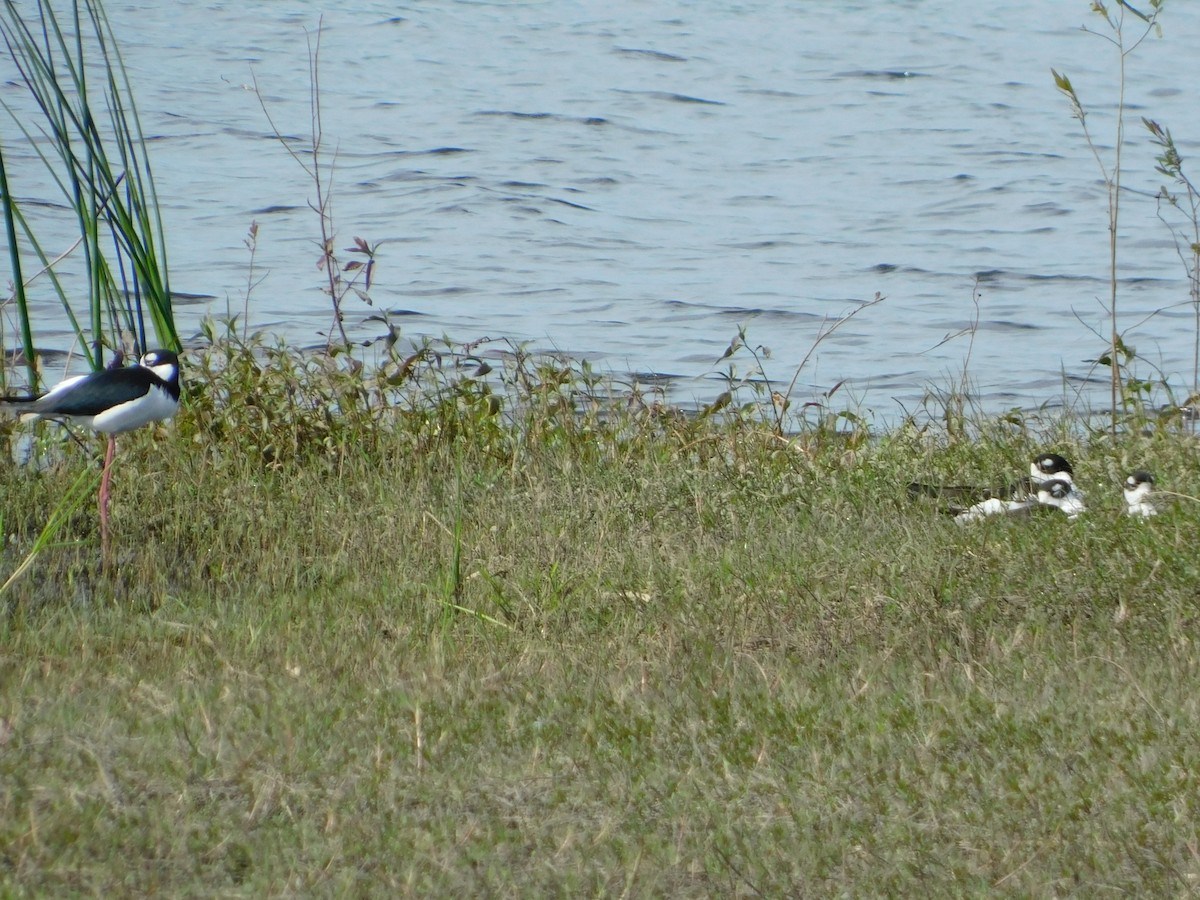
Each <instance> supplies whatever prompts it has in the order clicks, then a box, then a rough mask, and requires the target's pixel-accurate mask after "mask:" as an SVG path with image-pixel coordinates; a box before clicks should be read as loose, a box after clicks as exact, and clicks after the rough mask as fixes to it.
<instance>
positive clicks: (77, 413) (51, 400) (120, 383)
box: [0, 350, 179, 560]
mask: <svg viewBox="0 0 1200 900" xmlns="http://www.w3.org/2000/svg"><path fill="white" fill-rule="evenodd" d="M178 409H179V357H178V356H177V355H176V354H175V353H173V352H171V351H170V350H151V351H150V352H148V353H146V354H145V355H144V356H143V357H142V358H141V360H140V361H139V362H138V364H137V365H136V366H124V367H121V368H116V369H102V370H101V371H99V372H93V373H91V374H90V375H78V376H76V377H74V378H68V379H66V380H65V381H60V382H59V383H58V384H56V385H55V386H54V387H53V388H51V389H50V390H49V391H47V392H46V393H45V394H41V395H40V396H37V397H4V396H0V410H8V411H10V412H15V413H20V414H26V413H28V414H32V415H35V416H41V417H42V418H44V419H66V420H69V421H75V422H79V423H80V424H81V425H84V426H86V427H88V428H91V429H92V430H93V431H98V432H100V433H101V434H106V435H108V447H107V449H106V450H105V452H104V472H103V474H102V475H101V477H100V545H101V548H102V551H103V554H104V558H105V559H106V560H107V559H108V494H109V480H110V479H111V477H112V465H113V457H114V456H115V455H116V451H117V441H116V438H115V435H117V434H120V433H121V432H124V431H130V430H132V429H134V428H140V427H141V426H143V425H147V424H149V423H150V422H159V421H162V420H163V419H169V418H171V416H173V415H175V412H176V410H178Z"/></svg>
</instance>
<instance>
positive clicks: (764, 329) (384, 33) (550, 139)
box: [0, 0, 1200, 416]
mask: <svg viewBox="0 0 1200 900" xmlns="http://www.w3.org/2000/svg"><path fill="white" fill-rule="evenodd" d="M1113 5H1114V6H1115V3H1114V4H1113ZM1089 6H1090V3H1089V2H1088V0H1078V2H1067V0H1060V2H1055V3H1046V2H1045V0H1018V2H1010V3H1003V4H966V3H961V2H957V0H924V2H923V0H911V2H895V0H870V2H865V0H864V2H859V3H853V2H846V3H833V4H829V3H813V2H794V3H790V4H785V3H762V4H754V3H750V4H743V3H728V2H712V3H644V2H631V0H617V2H613V3H607V4H603V5H601V4H594V3H586V2H527V3H511V2H498V3H485V2H446V0H438V2H429V3H421V4H416V5H412V6H394V5H388V4H382V3H360V4H355V5H353V8H346V6H342V7H338V8H329V9H324V10H323V9H322V7H321V6H320V5H318V4H315V3H311V4H287V5H285V4H279V3H266V2H244V3H239V4H224V3H212V2H210V3H199V4H175V3H171V4H160V3H151V2H142V3H118V2H115V0H113V2H110V4H109V6H108V9H109V13H110V16H111V18H112V19H113V22H114V26H115V29H116V31H117V33H118V35H119V36H120V37H121V38H122V40H123V51H124V54H125V58H126V62H127V64H128V67H129V73H130V77H131V79H132V81H133V82H134V85H135V88H136V92H137V96H138V99H139V104H140V111H141V115H142V122H143V126H144V128H145V130H146V131H147V133H148V134H149V135H150V136H152V137H153V139H154V140H153V143H152V147H151V151H152V154H153V156H152V159H153V162H154V165H155V173H156V178H157V186H158V192H159V197H160V201H161V202H162V204H163V205H164V207H165V210H166V218H167V228H168V242H169V249H170V255H171V263H172V268H171V278H172V287H173V288H174V289H175V290H176V291H180V292H187V293H192V294H200V295H208V296H210V297H213V298H215V299H213V300H209V301H205V302H192V303H184V304H181V305H180V306H179V307H178V310H177V313H178V316H179V319H180V324H181V333H183V334H184V335H188V334H192V333H195V331H196V329H197V325H198V322H199V320H200V318H201V316H202V315H204V314H206V313H211V314H215V315H224V314H225V312H226V310H227V309H228V310H232V311H236V312H240V311H241V309H242V307H243V302H244V297H245V294H246V290H247V284H248V281H249V280H250V279H251V278H253V279H254V280H255V281H257V283H256V284H255V286H254V288H253V291H252V293H251V298H250V319H251V323H252V325H254V326H255V327H259V328H265V329H268V330H272V331H278V332H281V333H282V334H283V335H285V336H286V337H287V338H288V339H289V340H291V341H293V342H295V343H296V344H300V345H308V344H313V343H316V342H318V341H319V340H320V338H319V334H318V333H319V332H324V331H325V330H326V329H327V328H328V327H329V304H328V300H327V299H326V297H325V296H324V294H323V293H322V283H323V281H322V275H321V273H320V272H319V271H318V270H317V267H316V261H317V258H318V253H317V249H316V244H315V242H316V239H317V236H318V234H319V231H318V221H317V217H316V215H315V213H313V212H312V210H311V209H310V208H309V206H308V204H309V203H310V202H313V201H315V193H314V190H313V187H312V184H311V182H310V181H309V180H308V178H307V177H306V176H305V174H304V173H303V171H301V169H300V167H299V166H298V165H297V164H296V163H295V162H294V161H293V160H292V159H291V158H289V156H288V155H287V153H286V152H285V151H284V149H283V148H282V147H281V146H280V144H279V142H278V141H277V140H276V139H275V138H274V137H273V136H272V133H271V126H270V125H269V124H268V122H267V119H266V116H265V114H264V112H263V109H262V108H261V106H260V99H259V95H261V100H262V103H264V104H265V106H266V108H267V110H268V111H269V113H270V115H271V117H272V118H273V120H274V122H275V124H276V125H277V126H278V128H279V129H280V130H281V131H282V132H284V133H285V134H287V135H290V136H296V137H298V138H304V137H305V136H307V135H308V134H309V133H310V127H311V122H310V115H309V96H310V93H309V76H308V67H309V49H308V48H309V43H308V42H309V41H312V40H314V39H315V33H316V27H317V24H318V21H319V17H320V16H321V14H322V12H323V14H324V24H323V31H322V34H321V38H320V94H321V102H322V108H323V123H322V124H323V142H324V150H325V154H326V155H325V158H326V160H329V161H333V162H334V171H333V182H332V195H333V201H334V202H333V213H334V216H335V219H336V226H337V231H338V240H337V246H338V247H346V246H349V245H350V243H351V239H352V237H354V236H362V237H364V238H366V239H367V240H369V241H371V242H382V246H381V248H380V251H379V263H378V267H377V270H376V273H375V276H376V280H375V284H374V287H373V289H372V291H371V295H372V297H373V299H374V302H375V304H376V307H378V308H381V309H386V310H392V311H396V312H400V311H403V312H407V313H415V314H416V315H406V316H404V317H403V318H401V319H399V320H398V321H399V324H401V325H402V327H403V329H404V333H405V335H406V336H409V337H417V336H419V335H434V336H441V335H443V334H446V335H449V336H450V337H452V338H454V339H457V340H464V341H465V340H472V339H474V338H478V337H482V336H490V337H493V338H501V337H507V338H512V339H515V340H518V341H528V342H529V343H530V345H531V346H532V347H534V348H538V349H549V348H555V349H558V350H561V351H563V352H566V353H569V354H574V355H577V356H581V357H586V358H587V359H589V360H591V362H592V364H593V365H594V366H595V367H596V368H598V369H599V370H600V371H602V372H612V373H613V374H616V375H622V374H624V373H627V372H638V373H663V374H669V375H673V376H678V378H677V379H676V380H674V381H672V382H671V392H672V397H673V399H675V400H677V401H680V402H684V403H687V402H692V401H694V400H697V399H699V400H704V399H706V398H707V399H711V397H713V396H714V395H715V394H717V393H718V392H719V391H720V390H721V389H722V384H721V382H720V381H719V379H717V378H716V377H715V376H716V373H718V372H720V371H722V370H723V368H724V367H725V366H726V365H728V362H726V363H718V360H719V358H720V357H721V355H722V353H723V352H724V350H725V348H726V347H727V346H728V344H729V342H730V340H731V338H733V337H734V336H735V334H736V333H737V329H738V327H739V326H744V327H745V328H746V329H747V333H748V338H749V340H750V342H751V343H752V344H761V345H764V346H765V347H767V348H769V349H770V351H771V356H770V359H769V360H767V361H766V367H767V372H768V374H769V375H770V376H771V377H772V378H774V379H776V380H779V381H781V382H783V383H784V384H786V383H787V382H788V381H790V379H791V377H792V375H793V374H794V372H795V370H796V367H797V366H798V365H799V364H800V361H801V360H802V359H803V358H804V357H805V355H806V354H807V353H808V352H809V350H810V347H811V346H812V343H813V341H814V339H815V337H816V335H817V334H818V330H819V329H820V327H821V326H822V323H823V322H827V321H828V320H829V319H832V318H837V317H839V316H842V315H845V314H846V313H847V312H848V311H850V310H852V309H854V308H855V307H856V306H858V305H859V304H861V303H863V302H864V301H867V300H869V299H871V298H872V297H873V296H875V294H876V292H879V293H881V294H883V295H885V296H886V298H887V299H886V300H885V301H884V302H883V303H881V304H880V305H878V306H875V307H873V308H871V309H869V310H866V311H864V312H863V313H862V314H861V315H860V316H858V317H857V318H855V319H854V320H852V321H850V322H849V323H847V324H846V325H845V326H844V327H843V328H842V329H841V330H839V331H838V332H836V333H835V334H834V335H833V336H832V337H830V338H829V339H828V340H827V341H826V342H824V343H823V344H821V346H820V347H819V348H818V350H817V352H816V353H815V354H814V355H813V358H812V359H811V360H810V362H809V364H808V366H807V367H806V369H805V370H804V372H803V373H802V375H801V378H800V381H799V384H798V388H797V392H796V394H797V397H798V399H800V400H804V399H808V397H809V396H811V395H812V394H814V393H816V392H819V391H821V390H824V389H827V388H828V387H830V386H831V385H833V384H835V383H837V382H838V381H841V380H842V379H849V390H848V391H846V393H845V394H843V395H842V396H846V397H853V398H856V399H857V400H858V402H860V403H861V404H862V405H863V406H865V407H866V408H868V409H871V410H875V411H876V412H879V413H881V414H883V415H887V416H890V415H892V414H894V413H895V412H896V410H897V409H898V408H912V406H913V405H914V404H916V403H917V402H918V400H919V398H920V397H921V395H922V393H923V391H924V389H925V388H926V387H929V386H934V387H939V386H941V387H944V386H946V385H947V384H949V383H950V381H951V380H952V379H956V378H957V377H958V376H959V375H960V374H961V370H962V367H963V365H964V362H965V361H966V360H967V354H968V342H967V339H966V338H965V337H960V338H958V339H955V340H952V341H949V342H947V343H944V344H943V343H941V342H942V341H943V339H944V338H945V337H946V336H947V335H948V334H953V333H955V332H958V331H960V330H961V329H964V328H966V327H967V326H968V325H970V324H971V322H972V319H973V317H974V315H975V307H974V304H973V302H972V288H973V286H974V285H975V282H976V279H977V278H978V279H979V289H980V294H981V296H980V299H979V311H978V315H979V327H978V331H977V334H976V337H975V340H974V344H973V347H971V349H970V358H969V373H970V376H971V378H972V379H973V381H974V383H975V385H976V388H977V390H978V393H979V396H980V399H981V402H982V403H983V405H984V406H985V407H987V408H990V409H1002V408H1007V407H1010V406H1014V405H1020V406H1036V405H1039V404H1042V403H1047V402H1049V403H1057V402H1060V401H1063V400H1064V399H1066V400H1067V401H1068V402H1070V401H1071V400H1072V398H1073V397H1074V396H1075V392H1077V391H1081V392H1082V393H1083V396H1084V398H1085V399H1086V400H1087V401H1088V402H1090V403H1092V404H1093V405H1098V406H1099V405H1103V404H1104V403H1105V402H1106V395H1107V388H1106V387H1105V386H1104V385H1105V384H1106V380H1105V379H1106V376H1105V373H1104V372H1093V371H1092V369H1091V366H1090V365H1089V364H1088V363H1087V362H1086V361H1085V360H1087V359H1089V358H1093V357H1095V356H1096V355H1098V353H1099V352H1100V351H1101V350H1102V348H1103V338H1101V337H1099V336H1097V335H1096V334H1094V333H1093V331H1095V332H1100V333H1105V334H1106V333H1107V324H1106V319H1105V313H1104V305H1105V303H1106V297H1107V293H1108V287H1107V277H1108V238H1107V219H1106V195H1105V190H1104V185H1103V183H1102V181H1101V178H1100V171H1099V168H1098V166H1097V163H1096V160H1095V159H1094V158H1093V156H1092V154H1091V152H1090V151H1089V149H1088V147H1087V145H1086V143H1085V141H1084V139H1083V135H1082V132H1081V129H1080V127H1079V123H1078V122H1077V121H1075V120H1074V119H1073V118H1072V116H1071V112H1070V108H1069V105H1068V103H1067V101H1066V99H1065V98H1064V97H1063V96H1061V95H1060V94H1059V93H1058V92H1057V91H1056V90H1055V87H1054V84H1053V81H1052V78H1051V74H1050V69H1051V67H1054V68H1055V69H1058V70H1059V71H1062V72H1065V73H1067V74H1068V75H1069V76H1070V77H1071V79H1072V81H1073V82H1074V83H1075V85H1076V87H1077V89H1078V90H1079V92H1080V94H1081V96H1082V98H1083V100H1084V103H1085V104H1086V106H1087V108H1088V110H1089V111H1090V116H1089V119H1088V125H1089V127H1090V128H1091V129H1092V131H1093V134H1094V136H1095V138H1096V140H1097V142H1098V144H1099V145H1100V149H1101V153H1102V155H1103V157H1104V159H1105V160H1106V161H1111V158H1112V156H1111V146H1112V143H1113V129H1114V118H1113V114H1114V109H1115V103H1116V100H1117V96H1118V94H1117V58H1116V53H1115V50H1114V49H1113V48H1112V47H1111V46H1110V45H1109V44H1108V43H1107V42H1106V41H1105V40H1104V39H1102V38H1100V37H1097V36H1095V35H1089V34H1086V33H1084V32H1083V31H1081V29H1080V26H1081V25H1084V24H1088V25H1089V26H1091V27H1093V28H1096V29H1098V30H1102V31H1103V30H1104V26H1103V22H1102V21H1101V20H1100V19H1099V18H1098V17H1096V16H1095V15H1094V14H1092V13H1090V12H1089ZM297 9H299V10H300V11H297ZM1163 22H1164V26H1165V33H1164V37H1163V38H1162V39H1158V38H1156V37H1154V36H1151V37H1150V38H1149V39H1148V40H1147V42H1146V43H1145V44H1143V45H1142V46H1141V47H1140V48H1138V49H1137V50H1136V51H1135V52H1134V53H1133V54H1132V55H1131V56H1130V58H1129V70H1128V73H1127V82H1128V90H1127V97H1126V102H1127V104H1128V107H1129V119H1128V126H1127V127H1128V139H1129V143H1128V146H1127V147H1126V151H1125V160H1124V164H1125V184H1126V188H1127V190H1126V192H1125V193H1124V195H1123V197H1122V210H1121V227H1120V254H1121V256H1120V273H1119V274H1120V278H1121V294H1120V301H1119V302H1120V304H1121V308H1120V322H1121V323H1122V326H1123V327H1127V328H1128V329H1129V334H1128V342H1129V343H1130V344H1132V345H1134V346H1136V348H1137V350H1138V351H1139V352H1140V353H1141V354H1142V355H1143V356H1145V357H1146V358H1147V359H1149V360H1150V361H1151V362H1153V363H1154V364H1155V365H1158V366H1161V367H1162V369H1163V371H1164V373H1165V374H1166V375H1168V376H1169V377H1170V380H1171V382H1172V384H1173V385H1175V386H1176V387H1177V388H1178V389H1180V390H1182V391H1183V393H1186V392H1187V389H1188V387H1189V386H1190V384H1191V379H1192V353H1193V349H1192V348H1193V337H1194V332H1195V327H1194V324H1193V322H1194V314H1193V309H1192V307H1191V306H1190V304H1189V303H1188V289H1187V280H1186V272H1185V269H1184V267H1183V264H1182V262H1181V260H1180V258H1179V256H1178V254H1177V252H1176V249H1175V244H1174V242H1173V238H1172V235H1171V233H1170V232H1169V231H1168V229H1167V227H1166V226H1165V225H1164V224H1163V223H1162V222H1161V221H1159V219H1158V218H1157V217H1156V204H1155V202H1154V200H1153V195H1154V194H1155V192H1156V191H1157V189H1158V186H1159V184H1160V183H1161V182H1162V181H1163V179H1162V177H1161V176H1159V175H1157V174H1156V173H1155V172H1154V159H1153V157H1154V149H1153V147H1152V146H1151V144H1150V143H1149V140H1148V137H1147V135H1146V133H1145V131H1144V130H1143V129H1142V128H1141V125H1140V117H1141V116H1143V115H1145V116H1149V117H1151V118H1154V119H1157V120H1159V121H1160V122H1162V123H1163V124H1165V125H1167V126H1169V127H1170V128H1171V129H1172V131H1173V132H1174V133H1175V135H1176V137H1177V139H1178V140H1179V142H1180V144H1181V148H1182V150H1183V152H1184V154H1185V156H1187V155H1188V154H1189V153H1194V152H1195V151H1196V150H1197V148H1198V147H1200V134H1198V131H1200V126H1197V125H1196V118H1195V108H1196V103H1197V85H1198V84H1200V78H1197V75H1198V74H1200V56H1198V55H1197V54H1196V53H1195V48H1196V47H1197V46H1200V5H1197V4H1183V3H1172V4H1168V8H1167V12H1166V15H1165V17H1164V19H1163ZM1127 24H1128V28H1129V34H1130V35H1133V34H1136V33H1137V26H1136V23H1134V22H1132V21H1130V22H1128V23H1127ZM254 83H256V84H257V93H256V91H255V90H254V89H253V87H252V85H253V84H254ZM18 95H19V88H17V87H16V86H14V85H13V84H12V83H11V82H10V83H8V84H6V85H5V86H4V96H5V98H6V99H8V101H9V102H10V103H16V104H19V102H20V101H19V99H18ZM0 137H2V139H3V140H4V142H5V145H6V147H9V148H11V147H12V145H14V144H16V145H19V144H20V141H19V135H17V134H14V132H13V129H12V128H11V127H5V128H3V129H0ZM297 146H299V145H297ZM18 149H19V147H18ZM9 155H10V157H12V156H14V154H13V153H12V152H10V154H9ZM335 155H336V159H334V157H335ZM15 156H16V157H19V156H20V154H19V153H17V154H15ZM1196 174H1197V175H1198V176H1200V171H1198V172H1197V173H1196ZM9 177H10V179H12V178H13V173H12V172H11V171H10V176H9ZM31 179H32V180H31V181H30V182H28V183H30V184H33V183H36V180H37V178H36V176H31ZM30 190H32V189H29V190H24V189H23V188H22V186H21V185H16V186H14V192H15V193H16V194H18V196H22V195H28V194H29V192H30ZM251 222H257V223H258V225H259V233H258V249H257V255H256V258H255V268H254V270H253V273H252V274H251V271H250V268H249V263H250V256H249V253H248V251H247V249H246V247H245V246H244V243H243V241H244V238H245V235H246V232H247V229H248V228H249V226H250V224H251ZM260 279H261V280H260ZM43 296H44V297H45V302H46V304H47V308H52V303H53V301H52V300H51V298H50V296H49V293H48V291H47V292H46V293H45V294H44V295H43ZM374 311H375V310H372V309H370V308H368V307H366V306H365V305H364V304H362V303H360V302H358V301H357V300H355V301H352V302H350V303H349V304H348V305H347V313H348V315H347V323H348V325H349V326H350V328H351V333H352V334H353V335H354V336H356V337H358V338H364V339H365V338H369V337H371V336H373V335H377V334H379V333H380V326H379V325H378V323H372V322H367V321H365V320H366V318H367V316H369V315H371V314H372V312H374ZM1156 311H1157V313H1156ZM1155 313H1156V314H1155ZM62 339H63V342H64V344H65V342H66V340H67V338H66V337H65V331H64V332H63V335H62ZM40 343H42V344H46V343H51V344H52V343H53V341H47V340H45V339H42V340H41V341H40ZM939 344H940V345H939ZM735 362H736V363H737V364H738V366H739V370H740V371H743V372H744V371H745V370H746V369H747V368H748V367H749V365H750V361H749V358H748V357H746V356H745V355H742V356H738V357H735ZM1141 371H1142V374H1144V375H1149V374H1152V372H1151V370H1150V369H1149V367H1148V366H1147V365H1145V364H1143V365H1142V370H1141ZM1089 373H1091V377H1092V379H1093V381H1094V382H1096V383H1095V384H1089V383H1088V382H1087V381H1086V379H1087V377H1088V375H1089ZM1064 374H1065V376H1066V378H1065V379H1064ZM843 390H846V389H843Z"/></svg>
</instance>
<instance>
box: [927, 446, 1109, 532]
mask: <svg viewBox="0 0 1200 900" xmlns="http://www.w3.org/2000/svg"><path fill="white" fill-rule="evenodd" d="M1073 475H1074V469H1073V468H1072V467H1071V464H1070V463H1069V462H1068V461H1067V460H1066V459H1065V458H1064V457H1062V456H1059V455H1058V454H1057V453H1042V454H1040V455H1038V456H1036V457H1035V458H1034V459H1033V461H1032V462H1031V463H1030V464H1029V475H1028V477H1025V478H1021V479H1020V480H1018V481H1016V482H1013V483H1010V484H1007V485H1005V486H1003V487H1001V488H996V489H989V488H975V487H966V486H961V485H955V486H948V487H942V486H938V485H930V484H923V483H921V482H916V481H914V482H912V483H911V484H909V486H908V491H909V493H910V494H912V495H914V496H919V495H925V496H930V497H936V498H938V499H940V500H943V501H945V502H946V504H947V506H946V509H945V512H947V513H950V514H951V515H953V516H954V518H955V521H957V522H960V523H965V522H973V521H975V520H976V519H982V518H985V517H987V516H995V515H1011V514H1018V513H1024V512H1028V511H1030V510H1032V509H1034V508H1035V507H1037V506H1039V505H1044V506H1053V507H1054V508H1056V509H1062V510H1063V511H1064V512H1067V513H1068V517H1069V518H1075V516H1077V515H1079V513H1081V512H1083V511H1084V510H1085V508H1086V507H1085V506H1084V502H1083V494H1082V493H1081V492H1080V491H1079V489H1078V488H1077V487H1076V486H1075V482H1074V478H1073ZM1052 481H1053V482H1058V483H1059V484H1058V486H1055V487H1054V489H1053V490H1052V491H1045V492H1043V491H1042V490H1041V489H1042V487H1043V486H1045V485H1047V484H1049V483H1050V482H1052ZM1062 485H1065V488H1064V487H1063V486H1062ZM1064 490H1065V491H1066V494H1065V496H1061V497H1060V496H1058V495H1059V494H1062V493H1063V491H1064Z"/></svg>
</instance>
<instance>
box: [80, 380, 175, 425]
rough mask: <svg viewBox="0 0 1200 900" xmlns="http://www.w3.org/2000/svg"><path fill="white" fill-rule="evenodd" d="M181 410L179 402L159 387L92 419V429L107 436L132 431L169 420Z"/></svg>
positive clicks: (155, 386)
mask: <svg viewBox="0 0 1200 900" xmlns="http://www.w3.org/2000/svg"><path fill="white" fill-rule="evenodd" d="M178 409H179V402H178V401H177V400H176V399H175V398H174V397H172V396H171V395H170V394H168V393H167V392H166V391H165V390H163V389H162V388H161V387H159V386H158V385H154V386H152V387H151V388H150V390H149V392H148V393H145V394H143V395H142V396H140V397H137V398H135V399H133V400H128V401H126V402H125V403H119V404H117V405H116V406H114V407H111V408H110V409H106V410H105V411H104V412H102V413H99V414H98V415H96V416H94V417H93V418H92V428H94V429H95V430H96V431H100V432H103V433H105V434H119V433H120V432H122V431H132V430H133V429H134V428H140V427H141V426H143V425H147V424H149V423H150V422H157V421H159V420H160V419H169V418H171V416H173V415H175V412H176V410H178Z"/></svg>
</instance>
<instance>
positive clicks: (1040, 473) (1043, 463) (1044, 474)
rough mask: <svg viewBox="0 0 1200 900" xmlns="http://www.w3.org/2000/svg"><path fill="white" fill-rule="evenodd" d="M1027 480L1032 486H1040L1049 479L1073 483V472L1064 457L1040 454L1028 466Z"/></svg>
mask: <svg viewBox="0 0 1200 900" xmlns="http://www.w3.org/2000/svg"><path fill="white" fill-rule="evenodd" d="M1029 478H1030V479H1031V480H1032V481H1033V483H1034V484H1041V483H1042V482H1043V481H1049V480H1050V479H1051V478H1057V479H1059V480H1061V481H1067V482H1070V483H1071V484H1072V485H1073V484H1074V483H1075V481H1074V478H1075V470H1074V469H1073V468H1072V467H1071V464H1070V463H1069V462H1067V460H1066V458H1065V457H1062V456H1059V455H1058V454H1057V453H1040V454H1038V455H1037V456H1035V457H1034V458H1033V462H1031V463H1030V464H1029Z"/></svg>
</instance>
